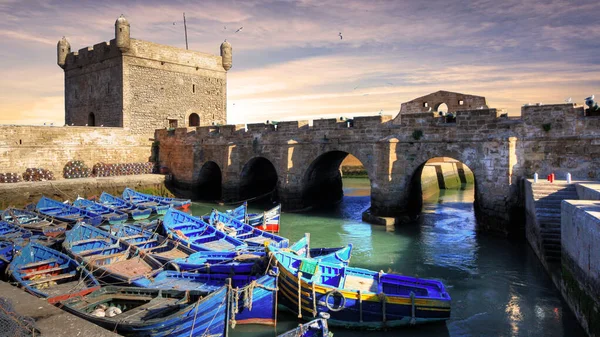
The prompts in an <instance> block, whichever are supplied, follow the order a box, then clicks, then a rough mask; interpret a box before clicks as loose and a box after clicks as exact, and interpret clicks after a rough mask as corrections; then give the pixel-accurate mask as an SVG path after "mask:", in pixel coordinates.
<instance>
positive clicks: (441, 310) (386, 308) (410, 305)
mask: <svg viewBox="0 0 600 337" xmlns="http://www.w3.org/2000/svg"><path fill="white" fill-rule="evenodd" d="M275 256H276V259H277V266H278V267H279V270H280V276H279V284H278V285H279V293H278V296H279V297H278V301H279V303H281V304H282V305H284V306H286V307H287V308H288V309H290V310H291V311H293V312H295V313H297V314H298V315H299V317H301V318H304V319H313V318H316V317H317V314H318V313H321V312H326V313H328V314H330V315H331V318H330V319H329V320H328V322H329V324H330V325H332V326H342V327H346V328H365V329H384V328H390V327H397V326H404V325H414V324H422V323H428V322H436V321H444V320H447V319H449V318H450V296H449V295H447V293H446V292H445V290H444V288H443V285H442V286H441V290H440V291H441V293H442V294H443V296H442V297H437V298H431V297H428V296H427V294H426V293H423V292H422V289H421V288H419V286H420V284H419V283H418V281H415V283H414V284H415V286H414V288H413V289H414V291H413V290H411V292H412V295H409V294H408V293H407V294H403V295H390V294H389V293H390V292H392V291H395V290H396V289H400V288H401V286H400V285H398V284H396V283H395V280H388V278H392V276H393V275H392V274H385V273H381V274H380V275H382V276H380V281H379V282H377V283H374V284H369V283H367V282H366V281H364V282H365V283H364V284H363V283H361V284H359V283H358V281H357V280H358V278H354V279H352V284H350V283H351V282H350V281H351V279H350V277H349V276H348V275H346V274H343V275H344V276H343V278H344V280H342V279H341V278H340V279H336V278H335V277H331V278H329V279H328V280H327V282H329V283H331V284H332V285H328V284H324V283H321V282H314V281H312V280H311V278H312V275H310V274H309V275H308V276H307V277H308V278H305V277H303V276H302V273H301V272H298V271H293V270H289V269H286V268H288V267H289V266H290V265H295V266H297V267H298V265H300V266H299V268H300V269H302V268H303V267H302V266H301V264H300V263H302V262H303V261H302V260H298V259H296V258H295V257H294V256H293V255H292V254H289V253H284V252H275ZM305 260H306V259H305ZM298 261H301V262H300V263H298ZM309 262H310V261H309ZM313 262H314V261H313ZM319 264H320V265H317V268H319V269H318V270H319V271H323V270H325V271H327V270H328V269H336V268H346V269H350V267H338V266H335V265H333V264H326V263H319ZM300 269H298V270H300ZM352 270H356V271H357V272H360V271H361V269H359V268H352ZM366 272H367V271H366V270H365V273H366ZM317 273H319V272H317ZM370 274H373V272H370ZM390 275H392V276H390ZM318 277H319V278H321V275H318ZM411 279H412V278H411ZM361 280H366V279H362V278H361ZM413 280H419V279H413ZM338 281H339V282H340V283H341V282H344V284H343V286H339V285H338V284H336V282H338ZM360 282H363V281H360ZM423 282H429V283H432V282H437V281H429V280H423ZM333 284H335V285H333ZM440 284H441V283H440ZM344 287H346V289H344ZM361 288H362V289H361ZM402 288H403V287H402ZM357 289H358V290H357ZM384 291H385V292H384ZM415 292H416V293H417V294H416V295H415ZM386 293H387V294H386Z"/></svg>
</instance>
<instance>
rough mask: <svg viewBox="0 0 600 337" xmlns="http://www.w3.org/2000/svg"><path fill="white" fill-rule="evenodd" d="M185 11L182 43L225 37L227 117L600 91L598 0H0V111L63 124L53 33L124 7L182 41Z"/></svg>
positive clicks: (99, 36) (109, 25) (139, 30)
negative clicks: (453, 96) (229, 56)
mask: <svg viewBox="0 0 600 337" xmlns="http://www.w3.org/2000/svg"><path fill="white" fill-rule="evenodd" d="M183 12H185V13H186V19H187V23H188V39H189V45H190V49H193V50H197V51H202V52H208V53H213V54H218V53H219V45H220V44H221V42H223V40H224V39H227V40H228V41H229V42H230V43H231V44H232V46H233V67H232V69H231V70H230V71H229V72H228V85H227V90H228V123H245V122H261V121H266V120H295V119H316V118H321V117H339V116H347V117H350V116H357V115H374V114H378V113H379V112H380V111H382V112H383V113H384V114H390V115H395V114H397V113H398V111H399V109H400V104H401V103H402V102H405V101H408V100H411V99H413V98H415V97H418V96H422V95H425V94H428V93H430V92H433V91H437V90H449V91H458V92H463V93H470V94H475V95H482V96H486V97H487V99H488V105H489V106H490V107H495V108H506V109H508V111H509V113H510V114H518V113H519V112H520V108H521V105H523V104H525V103H535V102H542V103H561V102H563V101H564V100H565V98H567V97H572V98H573V101H574V102H576V103H578V104H583V100H584V98H585V97H587V96H589V95H591V94H596V96H598V97H600V19H599V17H600V1H597V0H594V1H587V0H586V1H531V0H502V1H495V0H474V1H452V0H439V1H438V0H426V1H423V0H410V1H409V0H404V1H401V0H398V1H391V0H390V1H373V0H369V1H352V0H345V1H328V0H303V1H260V0H257V1H205V0H203V1H193V2H189V3H188V2H186V1H135V2H134V1H27V0H19V1H12V0H0V17H1V18H2V20H0V39H1V41H2V44H1V47H0V58H1V60H2V62H1V63H0V74H2V76H1V78H0V123H3V124H42V123H44V122H46V123H51V122H52V123H55V125H62V124H64V98H63V94H64V93H63V71H62V69H60V68H59V67H58V66H57V65H56V43H57V41H58V40H59V39H60V38H61V37H62V36H63V35H64V36H66V37H67V39H68V40H69V42H70V43H71V48H72V50H74V51H76V50H78V49H80V48H84V47H87V46H92V45H94V44H96V43H99V42H101V41H108V40H110V39H112V38H113V35H114V22H115V19H116V18H117V17H118V16H119V15H120V14H123V15H124V16H125V17H126V18H127V19H128V20H129V22H130V24H131V36H132V37H133V38H137V39H142V40H148V41H152V42H157V43H162V44H167V45H173V46H177V47H182V48H185V40H184V33H183V19H182V13H183ZM240 27H243V29H242V30H241V31H239V32H238V33H235V31H236V30H237V29H238V28H240ZM340 32H341V33H342V36H343V39H340V37H339V33H340Z"/></svg>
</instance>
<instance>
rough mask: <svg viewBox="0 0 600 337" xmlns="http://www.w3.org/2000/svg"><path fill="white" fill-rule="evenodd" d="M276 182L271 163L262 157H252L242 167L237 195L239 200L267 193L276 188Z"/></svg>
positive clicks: (275, 174)
mask: <svg viewBox="0 0 600 337" xmlns="http://www.w3.org/2000/svg"><path fill="white" fill-rule="evenodd" d="M277 182H278V176H277V170H276V169H275V166H274V165H273V163H271V161H270V160H268V159H267V158H264V157H254V158H252V159H250V160H249V161H248V162H247V163H246V164H245V165H244V167H243V168H242V172H241V174H240V184H239V186H240V189H239V196H240V198H241V200H247V199H251V198H256V197H261V196H264V195H267V194H269V193H272V192H274V191H275V190H276V188H277Z"/></svg>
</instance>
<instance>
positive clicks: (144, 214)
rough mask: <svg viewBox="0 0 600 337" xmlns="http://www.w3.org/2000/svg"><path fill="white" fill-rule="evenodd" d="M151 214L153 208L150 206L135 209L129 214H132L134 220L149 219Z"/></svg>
mask: <svg viewBox="0 0 600 337" xmlns="http://www.w3.org/2000/svg"><path fill="white" fill-rule="evenodd" d="M150 214H152V210H151V209H150V208H144V209H139V208H137V209H134V210H131V211H129V215H131V218H132V219H133V220H144V219H148V218H149V217H150Z"/></svg>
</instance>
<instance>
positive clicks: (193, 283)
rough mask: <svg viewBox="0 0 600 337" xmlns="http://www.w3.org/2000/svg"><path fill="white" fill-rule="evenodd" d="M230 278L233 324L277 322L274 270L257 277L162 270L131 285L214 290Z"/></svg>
mask: <svg viewBox="0 0 600 337" xmlns="http://www.w3.org/2000/svg"><path fill="white" fill-rule="evenodd" d="M228 279H229V280H231V286H232V289H231V291H232V301H231V305H232V307H231V317H230V321H232V322H235V324H263V325H275V322H276V321H277V304H276V303H277V302H276V296H277V270H276V269H275V270H271V271H269V273H267V274H266V275H262V276H260V277H257V276H249V275H230V274H197V273H183V272H175V271H163V272H161V273H160V274H158V275H156V277H154V278H152V279H140V280H137V281H134V282H133V285H135V286H138V287H143V288H153V289H177V290H205V291H214V290H216V289H218V288H220V287H222V286H223V285H224V284H226V282H227V280H228Z"/></svg>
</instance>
